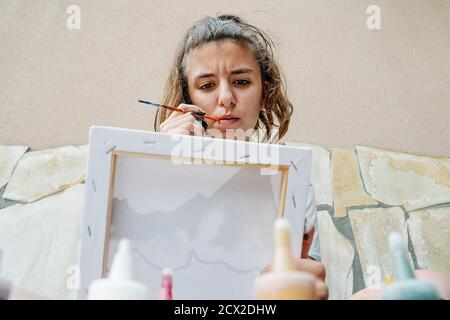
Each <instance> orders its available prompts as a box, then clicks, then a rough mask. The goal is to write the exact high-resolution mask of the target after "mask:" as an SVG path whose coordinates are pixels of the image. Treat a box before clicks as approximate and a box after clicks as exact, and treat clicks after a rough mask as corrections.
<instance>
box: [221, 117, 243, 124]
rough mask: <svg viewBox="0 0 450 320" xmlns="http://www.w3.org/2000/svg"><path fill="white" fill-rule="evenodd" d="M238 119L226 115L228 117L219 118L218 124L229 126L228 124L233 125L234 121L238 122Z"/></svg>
mask: <svg viewBox="0 0 450 320" xmlns="http://www.w3.org/2000/svg"><path fill="white" fill-rule="evenodd" d="M238 120H239V118H238V117H235V116H232V115H228V116H223V117H220V120H219V123H223V124H230V123H234V122H236V121H238Z"/></svg>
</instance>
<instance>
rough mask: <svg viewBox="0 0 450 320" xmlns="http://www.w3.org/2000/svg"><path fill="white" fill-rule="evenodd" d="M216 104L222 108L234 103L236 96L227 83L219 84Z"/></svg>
mask: <svg viewBox="0 0 450 320" xmlns="http://www.w3.org/2000/svg"><path fill="white" fill-rule="evenodd" d="M217 104H218V105H219V106H221V107H224V108H230V107H233V106H235V105H236V97H235V96H234V93H233V90H232V88H231V87H230V85H229V84H227V83H226V84H222V85H221V86H220V92H219V99H218V101H217Z"/></svg>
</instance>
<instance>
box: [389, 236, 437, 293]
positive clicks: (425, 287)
mask: <svg viewBox="0 0 450 320" xmlns="http://www.w3.org/2000/svg"><path fill="white" fill-rule="evenodd" d="M389 251H390V255H391V259H392V267H393V270H394V281H393V282H392V284H390V285H388V286H386V287H384V288H383V289H382V290H381V296H382V298H383V299H384V300H438V299H440V297H439V293H438V290H437V288H436V286H435V285H434V283H432V282H431V281H427V280H418V279H416V276H415V274H414V269H413V268H412V266H411V264H410V263H409V260H408V254H407V250H406V246H405V244H404V241H403V237H402V236H401V235H400V234H399V233H396V232H393V233H391V234H390V235H389Z"/></svg>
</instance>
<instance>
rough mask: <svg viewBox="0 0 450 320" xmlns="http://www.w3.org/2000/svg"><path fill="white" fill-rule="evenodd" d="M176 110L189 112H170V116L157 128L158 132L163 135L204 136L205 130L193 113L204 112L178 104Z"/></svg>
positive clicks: (188, 105)
mask: <svg viewBox="0 0 450 320" xmlns="http://www.w3.org/2000/svg"><path fill="white" fill-rule="evenodd" d="M178 109H180V110H183V111H191V112H187V113H181V112H175V111H174V112H172V114H171V115H170V116H169V117H168V118H167V119H166V120H165V121H164V122H163V123H161V125H160V126H159V131H160V132H164V133H174V134H184V135H191V136H194V135H195V136H203V135H205V129H204V128H203V126H202V124H201V122H200V121H199V120H198V119H199V118H198V117H196V116H195V115H194V114H193V112H197V113H203V114H205V112H204V110H203V109H202V108H200V107H198V106H195V105H192V104H184V103H182V104H180V105H179V106H178Z"/></svg>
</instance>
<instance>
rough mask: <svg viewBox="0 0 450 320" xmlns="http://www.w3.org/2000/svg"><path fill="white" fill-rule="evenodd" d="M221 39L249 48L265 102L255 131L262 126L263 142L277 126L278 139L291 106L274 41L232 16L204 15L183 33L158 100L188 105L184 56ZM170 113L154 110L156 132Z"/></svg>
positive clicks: (262, 32)
mask: <svg viewBox="0 0 450 320" xmlns="http://www.w3.org/2000/svg"><path fill="white" fill-rule="evenodd" d="M222 40H232V41H234V42H236V43H238V44H241V45H247V46H248V47H249V48H250V49H251V50H252V52H253V54H254V56H255V58H256V61H257V62H258V64H259V66H260V68H261V75H262V82H263V88H264V101H265V106H264V110H262V111H260V113H259V120H258V122H257V124H256V126H255V130H258V131H259V130H260V129H261V128H263V129H265V134H264V138H263V142H267V141H269V140H270V139H271V138H272V133H273V129H274V128H278V137H277V138H276V139H275V140H276V141H278V140H280V139H281V138H282V137H283V136H284V135H285V134H286V132H287V130H288V127H289V122H290V118H291V115H292V112H293V106H292V104H291V102H290V101H289V99H288V97H287V89H286V84H285V83H286V81H285V79H284V76H283V74H282V72H281V69H280V67H279V65H278V63H277V62H276V60H275V58H274V54H273V52H274V48H275V44H274V42H273V40H272V39H271V38H270V36H269V35H267V34H266V33H265V32H264V31H262V30H261V29H259V28H257V27H255V26H252V25H250V24H248V23H246V22H244V21H242V19H241V18H240V17H238V16H235V15H220V16H218V17H209V16H208V17H206V18H204V19H202V20H200V21H198V22H197V23H195V24H194V25H193V26H192V27H191V28H190V29H189V30H188V31H187V32H186V35H185V37H184V39H183V41H182V43H181V46H180V47H179V48H178V51H177V53H176V56H175V63H174V66H173V68H172V70H171V72H170V74H169V77H168V78H167V80H166V83H165V86H164V91H163V97H162V103H163V104H165V105H169V106H178V105H179V104H181V103H187V104H191V99H190V97H189V92H188V82H187V77H186V74H185V70H186V59H185V57H186V56H187V55H188V54H189V52H190V51H191V50H193V49H195V48H197V47H198V46H200V45H202V44H205V43H208V42H212V41H222ZM171 113H172V111H170V110H165V109H162V108H160V109H158V110H157V112H156V116H155V123H154V129H155V131H159V126H160V124H161V123H162V122H164V121H165V120H166V119H167V118H168V117H169V115H170V114H171ZM258 139H259V138H258Z"/></svg>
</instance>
